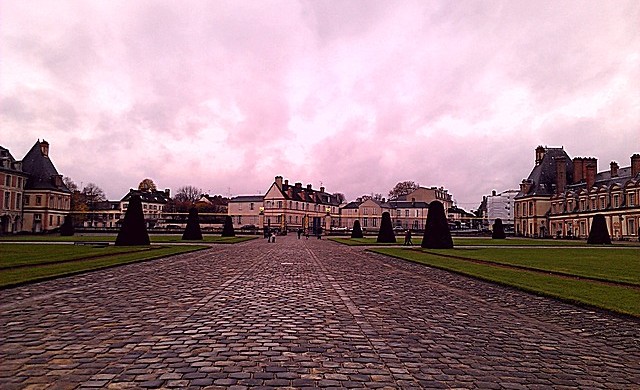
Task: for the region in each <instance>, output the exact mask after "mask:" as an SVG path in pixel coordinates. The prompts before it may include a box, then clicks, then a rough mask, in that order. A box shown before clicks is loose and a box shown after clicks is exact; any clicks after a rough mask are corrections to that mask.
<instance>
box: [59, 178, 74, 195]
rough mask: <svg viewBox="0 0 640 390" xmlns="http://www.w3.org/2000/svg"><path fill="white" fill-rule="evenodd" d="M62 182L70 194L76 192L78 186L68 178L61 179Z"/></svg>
mask: <svg viewBox="0 0 640 390" xmlns="http://www.w3.org/2000/svg"><path fill="white" fill-rule="evenodd" d="M62 182H63V183H64V185H65V186H67V188H68V189H69V190H70V191H71V193H73V192H75V191H78V185H77V184H76V183H75V182H74V181H73V179H71V178H70V177H69V176H65V177H63V178H62Z"/></svg>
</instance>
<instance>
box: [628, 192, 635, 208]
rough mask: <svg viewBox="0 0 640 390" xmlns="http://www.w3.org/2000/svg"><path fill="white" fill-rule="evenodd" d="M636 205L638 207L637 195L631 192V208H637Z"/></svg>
mask: <svg viewBox="0 0 640 390" xmlns="http://www.w3.org/2000/svg"><path fill="white" fill-rule="evenodd" d="M635 205H636V194H634V193H633V192H631V193H629V206H635Z"/></svg>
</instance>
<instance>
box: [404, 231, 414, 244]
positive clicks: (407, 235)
mask: <svg viewBox="0 0 640 390" xmlns="http://www.w3.org/2000/svg"><path fill="white" fill-rule="evenodd" d="M404 245H409V246H411V245H413V242H411V229H407V232H406V233H405V234H404Z"/></svg>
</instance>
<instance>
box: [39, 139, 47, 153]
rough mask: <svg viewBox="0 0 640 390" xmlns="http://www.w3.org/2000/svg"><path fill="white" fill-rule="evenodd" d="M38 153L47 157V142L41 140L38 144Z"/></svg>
mask: <svg viewBox="0 0 640 390" xmlns="http://www.w3.org/2000/svg"><path fill="white" fill-rule="evenodd" d="M40 152H41V153H42V155H43V156H45V157H48V156H49V143H48V142H47V141H45V140H42V142H40Z"/></svg>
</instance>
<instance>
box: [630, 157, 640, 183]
mask: <svg viewBox="0 0 640 390" xmlns="http://www.w3.org/2000/svg"><path fill="white" fill-rule="evenodd" d="M638 173H640V154H638V153H636V154H634V155H633V156H631V177H636V175H637V174H638Z"/></svg>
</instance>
